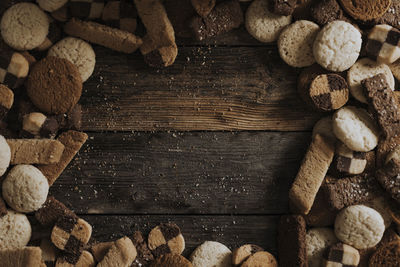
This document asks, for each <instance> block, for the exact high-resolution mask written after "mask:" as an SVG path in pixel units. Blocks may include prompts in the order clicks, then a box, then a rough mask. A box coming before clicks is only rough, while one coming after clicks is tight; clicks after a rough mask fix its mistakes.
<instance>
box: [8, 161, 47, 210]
mask: <svg viewBox="0 0 400 267" xmlns="http://www.w3.org/2000/svg"><path fill="white" fill-rule="evenodd" d="M2 189H3V198H4V200H5V201H6V202H7V204H8V205H9V206H10V207H11V208H13V209H14V210H16V211H19V212H32V211H35V210H38V209H39V208H40V207H41V206H42V204H43V203H44V202H45V201H46V199H47V194H48V192H49V183H48V182H47V179H46V177H44V175H43V174H42V172H41V171H40V170H39V169H37V168H36V167H34V166H32V165H16V166H15V167H14V168H12V169H11V171H10V172H9V173H8V174H7V177H6V178H5V179H4V181H3V188H2Z"/></svg>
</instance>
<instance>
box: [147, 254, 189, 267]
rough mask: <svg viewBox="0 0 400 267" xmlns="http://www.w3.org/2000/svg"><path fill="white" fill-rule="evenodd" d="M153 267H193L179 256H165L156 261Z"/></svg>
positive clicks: (152, 264)
mask: <svg viewBox="0 0 400 267" xmlns="http://www.w3.org/2000/svg"><path fill="white" fill-rule="evenodd" d="M150 266H151V267H165V266H168V267H193V265H192V263H191V262H190V261H188V260H187V259H186V258H185V257H183V256H181V255H179V254H172V253H169V254H164V255H161V256H160V257H158V258H157V259H155V260H154V261H153V262H152V263H151V264H150Z"/></svg>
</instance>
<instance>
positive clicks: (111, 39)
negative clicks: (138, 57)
mask: <svg viewBox="0 0 400 267" xmlns="http://www.w3.org/2000/svg"><path fill="white" fill-rule="evenodd" d="M64 31H65V32H66V33H67V34H69V35H71V36H75V37H79V38H81V39H83V40H86V41H88V42H91V43H94V44H98V45H102V46H105V47H107V48H110V49H112V50H115V51H118V52H123V53H127V54H130V53H133V52H135V51H136V50H137V49H138V48H139V47H140V46H141V45H142V39H140V38H139V37H137V36H135V35H134V34H132V33H130V32H125V31H122V30H120V29H115V28H111V27H108V26H105V25H102V24H99V23H96V22H91V21H81V20H79V19H75V18H73V19H71V20H69V21H68V22H67V23H66V24H65V26H64Z"/></svg>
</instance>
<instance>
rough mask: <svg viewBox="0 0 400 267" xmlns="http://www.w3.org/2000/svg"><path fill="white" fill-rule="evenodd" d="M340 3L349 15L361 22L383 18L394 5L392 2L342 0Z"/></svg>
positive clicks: (385, 0)
mask: <svg viewBox="0 0 400 267" xmlns="http://www.w3.org/2000/svg"><path fill="white" fill-rule="evenodd" d="M340 2H341V3H342V7H343V9H344V10H345V11H346V12H347V14H349V15H350V16H352V17H353V18H354V19H357V20H361V21H370V20H373V19H377V18H380V17H382V16H383V15H384V14H385V13H386V11H387V10H388V9H389V7H390V5H391V4H392V1H391V0H340Z"/></svg>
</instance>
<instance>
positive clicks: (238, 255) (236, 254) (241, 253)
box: [232, 244, 264, 266]
mask: <svg viewBox="0 0 400 267" xmlns="http://www.w3.org/2000/svg"><path fill="white" fill-rule="evenodd" d="M263 250H264V249H263V248H262V247H259V246H257V245H252V244H246V245H243V246H241V247H239V248H237V249H235V250H234V251H233V252H232V264H233V266H240V265H241V264H242V263H243V262H244V261H245V260H246V259H247V258H248V257H250V256H251V255H253V254H255V253H257V252H259V251H263Z"/></svg>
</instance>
